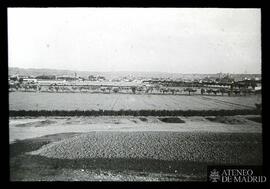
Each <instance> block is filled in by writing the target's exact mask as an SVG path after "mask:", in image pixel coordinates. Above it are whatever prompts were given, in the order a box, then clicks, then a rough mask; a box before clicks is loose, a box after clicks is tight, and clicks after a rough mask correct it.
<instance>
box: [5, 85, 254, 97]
mask: <svg viewBox="0 0 270 189" xmlns="http://www.w3.org/2000/svg"><path fill="white" fill-rule="evenodd" d="M9 87H10V89H13V90H18V89H23V90H25V91H28V90H35V91H40V90H41V89H42V87H41V86H39V85H37V84H19V83H16V84H12V85H10V86H9ZM46 88H47V89H46ZM198 90H200V94H201V95H204V94H208V95H212V94H213V95H218V94H221V95H222V96H223V95H224V94H227V95H228V96H231V95H241V94H243V95H248V94H253V93H255V90H253V89H250V88H246V87H242V88H235V87H233V86H231V88H225V87H221V88H194V87H186V88H182V89H181V88H168V87H162V86H150V87H149V86H147V87H146V86H131V87H121V86H107V87H106V86H60V85H57V84H52V85H50V86H47V87H45V91H48V92H60V91H62V92H75V91H79V92H90V91H95V92H102V93H119V92H123V91H124V92H126V93H132V94H137V93H145V94H151V93H160V94H172V95H175V94H179V93H181V94H182V93H183V92H184V93H186V94H189V95H191V94H194V93H196V92H197V91H198Z"/></svg>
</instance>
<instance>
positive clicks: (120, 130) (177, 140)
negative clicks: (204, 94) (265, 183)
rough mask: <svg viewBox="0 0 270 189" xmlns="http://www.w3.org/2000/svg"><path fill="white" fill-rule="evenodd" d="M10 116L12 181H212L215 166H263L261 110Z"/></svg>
mask: <svg viewBox="0 0 270 189" xmlns="http://www.w3.org/2000/svg"><path fill="white" fill-rule="evenodd" d="M176 118H178V119H180V120H182V122H181V123H166V122H164V120H165V118H161V117H147V118H146V117H132V116H120V117H114V116H112V117H108V116H104V117H103V116H97V117H73V116H72V117H39V118H36V117H34V118H33V117H27V118H26V117H14V118H10V128H9V129H10V172H11V180H12V181H31V180H32V181H205V180H206V168H207V165H210V164H211V165H213V164H226V165H261V164H262V137H261V133H262V128H261V123H259V122H256V121H254V120H256V119H255V118H259V116H258V115H248V116H247V115H245V116H243V115H242V116H224V117H214V116H210V117H202V116H197V117H175V118H174V119H173V120H174V121H175V120H177V119H176Z"/></svg>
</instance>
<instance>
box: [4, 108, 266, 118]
mask: <svg viewBox="0 0 270 189" xmlns="http://www.w3.org/2000/svg"><path fill="white" fill-rule="evenodd" d="M260 114H261V112H260V111H259V110H257V109H240V110H117V111H116V110H85V111H84V110H71V111H67V110H39V111H38V110H10V111H9V116H10V117H20V116H32V117H38V116H233V115H260Z"/></svg>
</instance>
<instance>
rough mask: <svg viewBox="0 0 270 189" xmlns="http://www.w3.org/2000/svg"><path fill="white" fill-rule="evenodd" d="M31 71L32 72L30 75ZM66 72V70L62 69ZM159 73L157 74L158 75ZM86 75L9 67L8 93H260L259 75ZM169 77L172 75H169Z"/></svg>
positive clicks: (230, 94) (231, 94)
mask: <svg viewBox="0 0 270 189" xmlns="http://www.w3.org/2000/svg"><path fill="white" fill-rule="evenodd" d="M31 73H32V74H31ZM64 73H65V72H64ZM159 75H160V76H159ZM159 75H158V74H155V75H154V76H153V74H152V76H151V74H145V75H143V74H142V73H140V74H137V75H136V73H133V74H130V73H129V74H127V73H126V74H122V75H121V74H119V75H117V74H115V76H114V77H112V75H108V74H107V76H106V74H104V73H98V72H96V73H94V74H87V73H86V72H84V73H81V72H72V71H69V72H67V73H66V74H63V72H62V74H61V72H60V74H59V71H54V72H53V71H51V73H48V71H46V70H44V72H42V71H41V70H39V71H38V72H37V73H35V72H34V74H33V70H32V72H31V70H30V71H28V72H27V70H23V71H22V70H20V69H18V68H11V70H10V71H9V77H8V81H9V92H15V91H21V92H59V93H60V92H64V93H66V92H89V93H123V94H124V93H131V94H172V95H177V94H188V95H194V94H201V95H228V96H235V95H251V94H258V93H261V75H260V74H229V73H217V74H181V75H179V74H178V75H175V74H174V75H173V74H171V75H170V74H167V75H165V77H164V74H163V75H162V73H160V74H159ZM170 76H171V77H170Z"/></svg>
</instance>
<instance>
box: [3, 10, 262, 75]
mask: <svg viewBox="0 0 270 189" xmlns="http://www.w3.org/2000/svg"><path fill="white" fill-rule="evenodd" d="M260 16H261V13H260V9H202V8H199V9H183V8H9V9H8V51H9V66H10V67H21V68H52V69H70V70H85V71H147V72H149V71H155V72H156V71H158V72H173V73H217V72H224V73H228V72H229V73H261V41H260V39H261V34H260V22H261V18H260Z"/></svg>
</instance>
